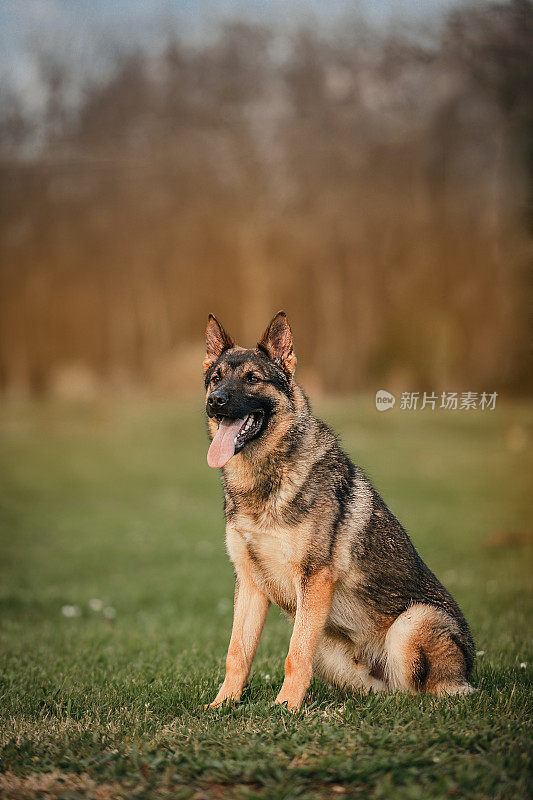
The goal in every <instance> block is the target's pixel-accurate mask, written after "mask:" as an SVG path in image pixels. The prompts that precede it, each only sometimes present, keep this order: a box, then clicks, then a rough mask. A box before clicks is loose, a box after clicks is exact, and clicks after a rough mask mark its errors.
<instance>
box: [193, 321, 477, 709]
mask: <svg viewBox="0 0 533 800" xmlns="http://www.w3.org/2000/svg"><path fill="white" fill-rule="evenodd" d="M295 367H296V358H295V355H294V351H293V344H292V335H291V330H290V326H289V323H288V320H287V317H286V315H285V314H284V313H283V312H280V313H279V314H277V315H276V316H275V317H274V319H273V320H272V322H271V323H270V325H269V327H268V328H267V330H266V332H265V334H264V335H263V337H262V339H261V341H260V342H259V344H258V346H257V348H255V349H251V350H245V349H243V348H240V347H237V346H236V345H235V343H234V342H233V340H232V339H231V337H230V336H229V335H228V334H227V333H226V332H225V331H224V329H223V328H222V327H221V325H220V324H219V323H218V322H217V320H216V319H215V317H213V316H210V317H209V321H208V325H207V354H206V358H205V361H204V371H205V383H206V391H207V395H206V410H207V414H208V429H209V433H210V436H211V438H212V437H213V436H215V434H216V433H217V427H218V419H220V417H221V416H227V418H228V419H231V418H235V417H241V416H244V415H245V414H248V413H251V412H256V416H255V417H254V419H260V420H262V427H261V429H260V431H259V432H258V433H257V434H256V435H255V436H254V437H253V438H252V439H251V440H250V441H248V442H246V443H245V444H244V446H243V447H242V448H241V449H240V450H239V452H236V453H235V455H234V456H233V457H232V458H230V460H229V461H228V462H227V464H226V465H225V466H224V467H223V469H222V480H223V486H224V497H225V512H226V520H227V525H226V544H227V550H228V553H229V556H230V558H231V561H232V562H233V566H234V569H235V575H236V581H235V604H234V621H233V631H232V634H231V640H230V644H229V649H228V655H227V660H226V677H225V680H224V683H223V685H222V687H221V688H220V691H219V692H218V694H217V696H216V698H215V699H214V701H213V703H211V705H213V706H217V705H220V704H221V703H223V702H224V701H227V700H238V699H239V698H240V696H241V693H242V690H243V688H244V686H245V685H246V683H247V680H248V677H249V674H250V669H251V665H252V661H253V658H254V655H255V652H256V649H257V646H258V643H259V639H260V636H261V632H262V629H263V625H264V623H265V619H266V616H267V612H268V609H269V606H270V604H271V603H276V604H277V605H278V606H280V607H281V608H282V609H283V610H284V611H286V612H287V614H289V615H290V616H291V617H292V618H293V619H294V629H293V633H292V637H291V641H290V646H289V652H288V655H287V658H286V661H285V680H284V682H283V686H282V687H281V690H280V692H279V694H278V696H277V700H276V702H277V703H284V704H286V705H287V706H288V707H289V708H298V707H299V706H300V704H301V703H302V700H303V698H304V696H305V692H306V690H307V688H308V686H309V682H310V680H311V677H312V674H313V673H315V674H317V675H319V676H320V677H322V678H323V679H324V680H326V681H328V682H330V683H332V684H334V685H336V686H339V687H343V688H345V689H347V690H369V689H374V690H400V691H407V692H416V691H419V690H420V691H423V692H431V693H435V694H437V695H441V694H445V693H448V694H458V693H465V692H469V691H471V686H470V684H469V676H470V673H471V671H472V666H473V662H474V653H475V651H474V643H473V640H472V636H471V634H470V631H469V628H468V625H467V622H466V620H465V618H464V617H463V615H462V613H461V611H460V609H459V607H458V606H457V604H456V603H455V601H454V600H453V598H452V597H451V595H450V594H449V593H448V591H447V590H446V589H445V588H444V587H443V586H442V585H441V584H440V583H439V581H438V580H437V578H436V577H435V576H434V575H433V573H432V572H431V571H430V570H429V569H428V567H427V566H426V565H425V564H424V562H423V561H422V559H421V558H420V556H419V555H418V553H417V552H416V550H415V548H414V546H413V544H412V543H411V541H410V539H409V537H408V535H407V533H406V532H405V531H404V529H403V528H402V526H401V525H400V523H399V522H398V520H397V519H396V518H395V516H394V515H393V514H392V512H391V511H390V510H389V509H388V508H387V506H386V505H385V503H384V502H383V500H382V499H381V497H380V496H379V494H378V493H377V491H376V490H375V489H374V488H373V487H372V485H371V484H370V482H369V481H368V479H367V478H366V477H365V475H364V474H363V473H362V471H361V470H360V469H359V468H358V467H356V466H354V465H353V464H352V462H351V460H350V459H349V458H348V456H347V455H346V454H345V453H344V452H343V450H342V449H341V447H340V446H339V443H338V441H337V438H336V436H335V435H334V434H333V433H332V431H331V430H330V429H329V428H328V427H327V425H325V424H324V423H323V422H321V421H320V420H318V419H316V418H315V417H314V416H313V415H312V413H311V410H310V407H309V402H308V400H307V397H306V396H305V394H304V392H303V391H302V389H301V388H300V387H299V386H298V384H297V383H296V382H295V380H294V371H295Z"/></svg>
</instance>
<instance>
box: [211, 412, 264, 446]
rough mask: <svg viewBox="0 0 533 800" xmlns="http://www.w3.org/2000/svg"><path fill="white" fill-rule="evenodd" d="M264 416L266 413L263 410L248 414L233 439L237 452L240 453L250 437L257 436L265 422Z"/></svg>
mask: <svg viewBox="0 0 533 800" xmlns="http://www.w3.org/2000/svg"><path fill="white" fill-rule="evenodd" d="M263 417H264V414H263V412H262V411H254V412H253V413H252V414H248V416H247V417H245V418H244V422H243V424H242V425H241V427H240V428H239V431H238V433H237V435H236V436H235V437H234V439H233V442H234V444H235V452H236V453H238V452H239V450H242V448H243V447H244V445H245V444H246V442H249V441H250V439H253V438H254V436H257V434H258V433H259V431H260V430H261V426H262V424H263ZM221 420H222V418H220V419H219V424H220V422H221Z"/></svg>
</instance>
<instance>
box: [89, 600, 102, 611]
mask: <svg viewBox="0 0 533 800" xmlns="http://www.w3.org/2000/svg"><path fill="white" fill-rule="evenodd" d="M103 607H104V603H103V601H102V600H99V599H98V598H97V597H93V599H92V600H89V608H90V609H91V611H95V612H97V613H98V612H100V611H102V609H103Z"/></svg>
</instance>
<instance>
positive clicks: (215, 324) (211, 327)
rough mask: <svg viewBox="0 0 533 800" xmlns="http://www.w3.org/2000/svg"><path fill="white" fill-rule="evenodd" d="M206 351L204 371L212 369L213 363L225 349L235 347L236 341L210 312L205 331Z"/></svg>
mask: <svg viewBox="0 0 533 800" xmlns="http://www.w3.org/2000/svg"><path fill="white" fill-rule="evenodd" d="M205 342H206V353H205V358H204V373H206V372H207V370H209V369H211V367H212V366H213V364H214V363H215V362H216V361H218V359H219V358H220V356H221V355H222V353H223V352H224V350H229V349H230V347H235V342H234V341H233V339H232V338H231V336H230V335H229V333H226V331H225V330H224V328H223V327H222V325H221V324H220V322H219V321H218V319H217V318H216V317H215V316H214V314H209V316H208V318H207V328H206V331H205Z"/></svg>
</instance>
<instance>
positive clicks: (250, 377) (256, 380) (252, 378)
mask: <svg viewBox="0 0 533 800" xmlns="http://www.w3.org/2000/svg"><path fill="white" fill-rule="evenodd" d="M246 377H247V379H248V383H259V378H258V377H257V375H254V374H253V372H250V373H249V375H247V376H246Z"/></svg>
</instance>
